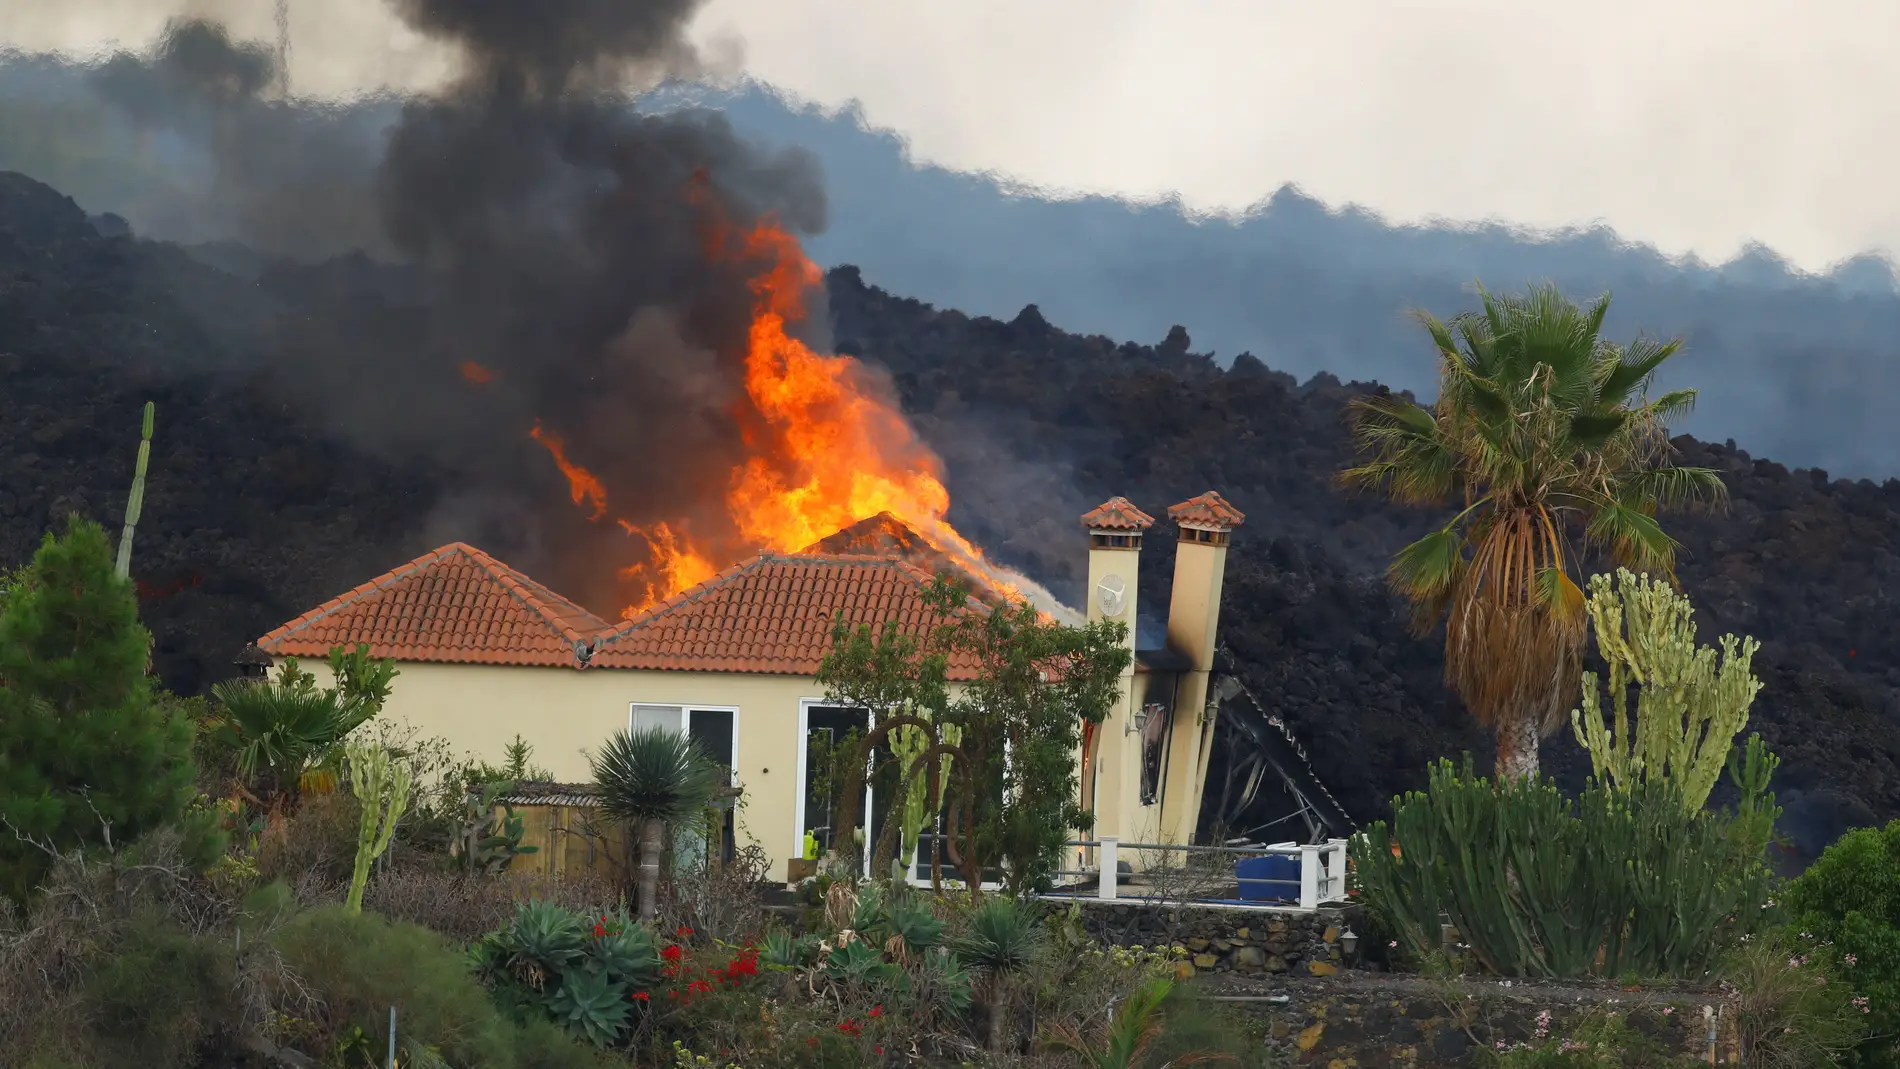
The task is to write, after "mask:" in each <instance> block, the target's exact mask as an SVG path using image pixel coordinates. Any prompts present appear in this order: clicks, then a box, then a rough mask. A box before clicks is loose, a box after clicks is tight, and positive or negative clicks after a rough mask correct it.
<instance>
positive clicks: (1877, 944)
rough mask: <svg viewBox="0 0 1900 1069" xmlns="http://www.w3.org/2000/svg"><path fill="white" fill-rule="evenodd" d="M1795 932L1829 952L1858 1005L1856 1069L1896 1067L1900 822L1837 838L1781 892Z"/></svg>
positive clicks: (1898, 1060)
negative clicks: (1862, 1029)
mask: <svg viewBox="0 0 1900 1069" xmlns="http://www.w3.org/2000/svg"><path fill="white" fill-rule="evenodd" d="M1784 905H1785V907H1786V910H1787V912H1788V914H1789V915H1790V916H1791V917H1793V918H1794V920H1795V923H1796V925H1797V926H1798V927H1799V928H1800V929H1801V930H1803V931H1806V932H1808V933H1809V934H1811V935H1813V936H1814V937H1815V938H1817V939H1820V940H1823V941H1826V942H1828V943H1830V944H1832V949H1833V950H1834V952H1835V953H1837V954H1838V955H1839V961H1840V963H1841V974H1842V976H1843V977H1844V978H1845V979H1846V980H1847V982H1848V983H1849V984H1850V985H1852V987H1853V989H1854V994H1855V996H1856V997H1858V998H1860V999H1862V1000H1864V1001H1862V1002H1860V1003H1858V1004H1857V1008H1860V1009H1864V1010H1865V1011H1866V1013H1865V1016H1866V1019H1867V1028H1868V1036H1869V1037H1870V1038H1868V1039H1867V1040H1866V1041H1864V1042H1863V1043H1862V1044H1861V1046H1860V1048H1859V1050H1858V1055H1859V1061H1860V1063H1861V1064H1862V1065H1865V1066H1870V1067H1878V1069H1891V1067H1894V1066H1900V1052H1896V1049H1895V1039H1896V1037H1900V821H1894V822H1892V823H1890V824H1888V825H1887V826H1886V827H1885V828H1860V829H1857V830H1855V831H1851V832H1848V833H1847V834H1846V835H1843V836H1841V838H1840V840H1839V841H1838V842H1836V843H1835V844H1834V845H1832V846H1830V847H1828V848H1827V849H1826V850H1825V851H1823V852H1822V854H1821V856H1820V858H1819V859H1818V860H1816V861H1815V863H1814V864H1813V865H1811V866H1809V868H1808V870H1807V871H1806V872H1804V873H1802V874H1801V876H1800V877H1798V878H1797V879H1795V880H1794V881H1793V882H1792V883H1790V884H1789V885H1788V891H1787V900H1786V902H1785V903H1784Z"/></svg>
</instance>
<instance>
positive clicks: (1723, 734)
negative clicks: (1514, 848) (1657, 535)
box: [1570, 568, 1761, 811]
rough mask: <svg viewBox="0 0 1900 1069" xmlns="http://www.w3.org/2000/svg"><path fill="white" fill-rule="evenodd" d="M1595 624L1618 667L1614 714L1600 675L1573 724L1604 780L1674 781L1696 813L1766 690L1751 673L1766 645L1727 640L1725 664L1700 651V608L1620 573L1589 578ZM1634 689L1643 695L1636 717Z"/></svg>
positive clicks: (1588, 676) (1586, 682)
mask: <svg viewBox="0 0 1900 1069" xmlns="http://www.w3.org/2000/svg"><path fill="white" fill-rule="evenodd" d="M1589 611H1590V622H1591V625H1592V628H1593V629H1594V631H1595V632H1596V640H1597V648H1598V649H1599V650H1601V651H1602V654H1603V659H1604V661H1605V662H1606V663H1607V664H1608V666H1609V681H1608V682H1609V686H1608V690H1609V693H1610V709H1611V711H1610V713H1609V714H1608V715H1606V714H1605V712H1604V709H1603V701H1602V697H1601V695H1600V694H1599V693H1598V688H1597V677H1596V674H1595V673H1593V672H1586V673H1585V674H1584V676H1583V708H1582V709H1579V710H1572V711H1571V714H1570V720H1571V724H1572V726H1573V727H1574V728H1575V729H1576V732H1577V741H1579V742H1581V743H1582V744H1583V748H1584V749H1585V750H1587V751H1589V754H1590V764H1591V765H1592V767H1593V768H1594V769H1595V771H1596V775H1597V778H1598V779H1601V780H1603V781H1605V782H1606V783H1609V784H1611V785H1614V786H1623V787H1628V786H1631V785H1633V784H1635V783H1637V782H1640V781H1643V780H1647V779H1650V778H1653V777H1667V778H1669V779H1673V780H1674V781H1675V782H1676V784H1677V786H1678V787H1679V788H1680V790H1681V792H1682V804H1683V805H1684V806H1685V807H1687V808H1688V809H1690V810H1691V811H1694V810H1699V809H1701V808H1702V806H1703V804H1704V803H1705V802H1707V801H1708V798H1709V791H1710V789H1711V788H1713V787H1714V786H1715V781H1716V780H1717V779H1718V778H1719V777H1720V776H1721V774H1722V769H1723V767H1724V766H1725V765H1726V764H1727V763H1728V757H1729V750H1730V747H1731V746H1732V744H1733V743H1734V740H1735V736H1736V734H1737V733H1738V732H1740V731H1741V730H1742V726H1743V725H1744V724H1746V723H1747V722H1748V708H1749V706H1750V705H1751V704H1753V703H1754V700H1755V695H1756V693H1758V692H1759V691H1760V690H1761V681H1760V680H1759V679H1756V678H1755V676H1754V675H1753V674H1752V673H1751V672H1750V671H1749V664H1750V662H1751V661H1752V660H1753V659H1754V657H1755V651H1756V649H1758V648H1759V646H1760V643H1758V642H1756V641H1755V640H1754V639H1752V638H1744V639H1737V638H1736V637H1735V636H1734V635H1723V636H1722V639H1721V646H1722V649H1721V656H1720V658H1719V659H1718V658H1717V655H1716V651H1715V650H1713V649H1711V648H1710V647H1708V646H1701V647H1698V646H1697V645H1696V642H1695V609H1694V607H1693V606H1691V605H1690V604H1689V599H1688V598H1686V597H1683V596H1682V595H1681V594H1678V593H1677V592H1676V591H1675V590H1674V589H1672V588H1671V587H1670V585H1669V584H1668V583H1667V582H1666V581H1663V580H1656V579H1651V578H1650V577H1649V576H1648V575H1641V576H1638V575H1632V574H1631V573H1630V572H1629V570H1628V569H1623V568H1619V569H1617V572H1616V577H1615V580H1614V582H1613V581H1612V579H1611V577H1610V576H1608V575H1595V576H1592V577H1591V578H1590V599H1589ZM1632 685H1635V686H1636V687H1637V688H1638V691H1639V693H1638V697H1637V706H1636V712H1635V715H1634V716H1631V714H1630V709H1629V693H1630V688H1631V686H1632Z"/></svg>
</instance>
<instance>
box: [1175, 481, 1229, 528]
mask: <svg viewBox="0 0 1900 1069" xmlns="http://www.w3.org/2000/svg"><path fill="white" fill-rule="evenodd" d="M1168 519H1171V520H1173V521H1174V522H1175V524H1176V525H1177V526H1181V527H1205V528H1209V529H1211V530H1216V531H1231V530H1233V529H1234V528H1236V527H1239V526H1240V525H1241V524H1243V523H1245V522H1247V514H1246V513H1244V512H1242V511H1240V510H1239V509H1237V508H1235V507H1234V506H1232V505H1230V504H1228V503H1227V499H1226V498H1224V497H1222V496H1220V495H1219V494H1217V493H1215V492H1214V491H1212V490H1209V491H1208V492H1207V493H1205V494H1202V495H1201V496H1199V497H1190V498H1188V499H1187V500H1186V501H1183V502H1181V503H1180V504H1179V505H1173V506H1170V507H1169V508H1168Z"/></svg>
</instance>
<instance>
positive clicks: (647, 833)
mask: <svg viewBox="0 0 1900 1069" xmlns="http://www.w3.org/2000/svg"><path fill="white" fill-rule="evenodd" d="M665 832H666V822H665V821H663V820H648V821H646V822H644V823H643V824H641V825H640V919H641V920H643V921H651V920H652V919H653V917H654V914H655V913H657V912H658V911H659V910H658V907H659V898H660V851H661V850H662V849H664V847H663V845H662V844H663V843H664V842H665V838H666V835H665Z"/></svg>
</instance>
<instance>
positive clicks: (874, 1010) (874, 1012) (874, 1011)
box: [870, 1006, 884, 1017]
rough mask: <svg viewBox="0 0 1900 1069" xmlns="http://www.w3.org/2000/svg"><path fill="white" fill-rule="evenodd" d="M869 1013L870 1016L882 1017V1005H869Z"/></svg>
mask: <svg viewBox="0 0 1900 1069" xmlns="http://www.w3.org/2000/svg"><path fill="white" fill-rule="evenodd" d="M870 1015H871V1016H872V1017H882V1016H884V1007H882V1006H873V1007H871V1014H870Z"/></svg>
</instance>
